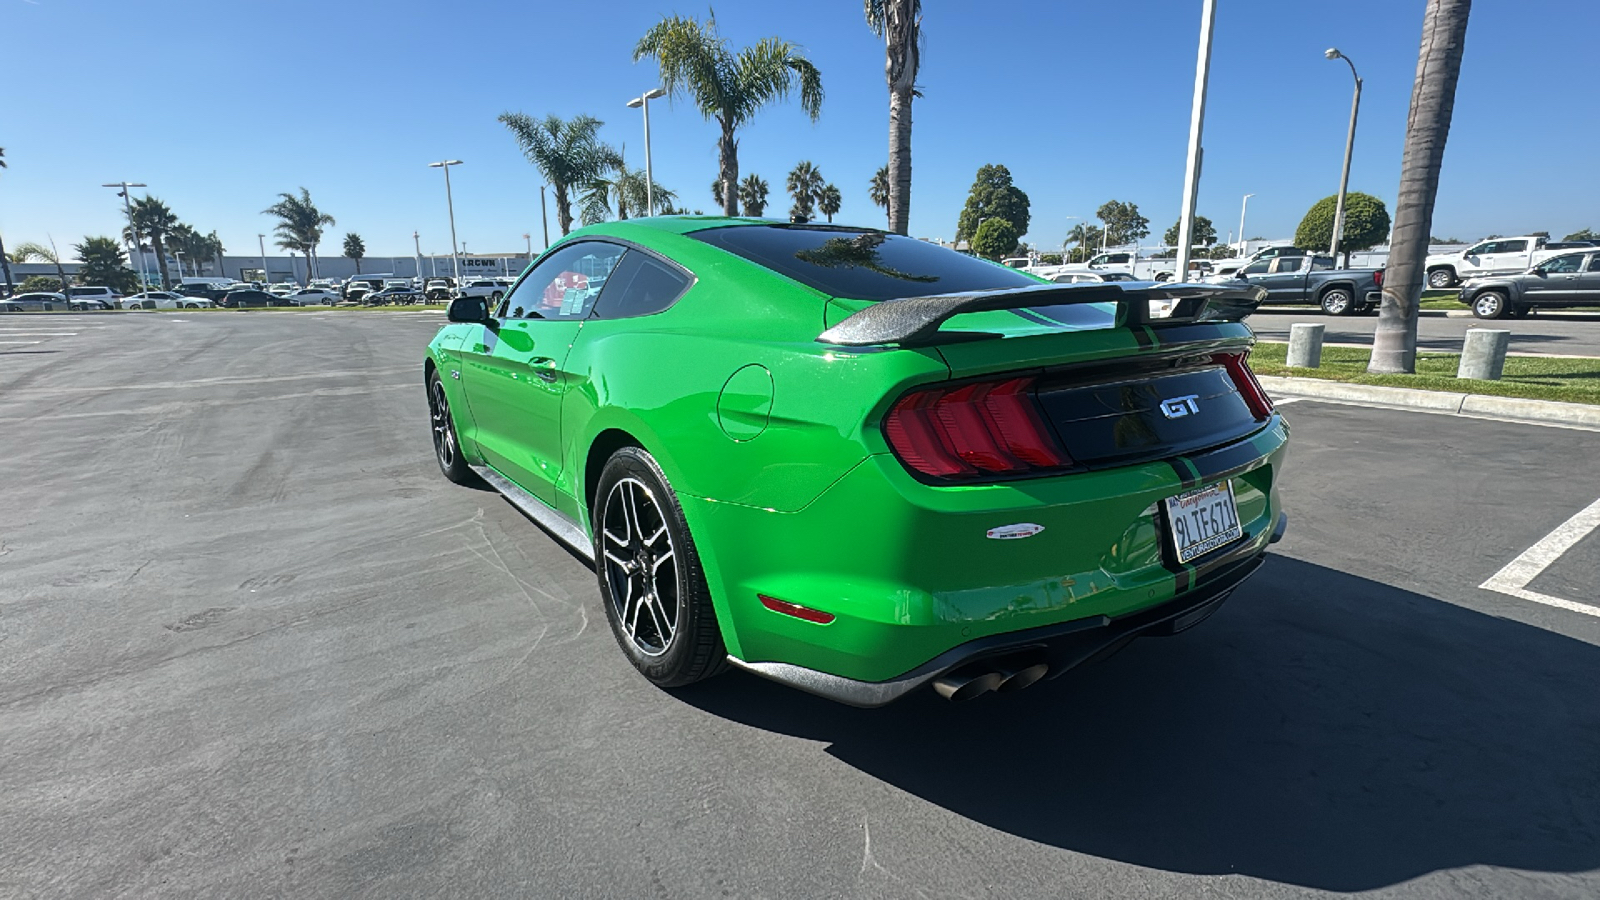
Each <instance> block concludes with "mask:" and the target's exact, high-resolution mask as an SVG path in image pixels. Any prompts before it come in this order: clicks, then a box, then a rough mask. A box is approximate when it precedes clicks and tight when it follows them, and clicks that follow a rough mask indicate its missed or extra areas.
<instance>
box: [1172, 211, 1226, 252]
mask: <svg viewBox="0 0 1600 900" xmlns="http://www.w3.org/2000/svg"><path fill="white" fill-rule="evenodd" d="M1182 224H1183V222H1181V221H1178V222H1173V223H1172V227H1171V228H1168V229H1167V231H1166V233H1165V234H1163V235H1162V236H1161V243H1163V244H1165V245H1166V246H1168V247H1172V246H1176V245H1177V243H1178V226H1180V225H1182ZM1190 237H1192V238H1193V239H1194V240H1193V244H1194V246H1196V247H1209V246H1211V245H1212V244H1215V243H1216V242H1217V227H1216V226H1215V225H1212V224H1211V220H1210V219H1208V218H1206V217H1205V216H1195V217H1194V231H1193V233H1192V234H1191V235H1190Z"/></svg>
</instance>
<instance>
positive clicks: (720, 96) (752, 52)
mask: <svg viewBox="0 0 1600 900" xmlns="http://www.w3.org/2000/svg"><path fill="white" fill-rule="evenodd" d="M646 57H649V58H651V59H654V60H655V61H656V64H657V65H658V66H659V67H660V69H661V86H662V87H664V88H665V89H666V91H667V93H668V94H669V95H672V96H680V95H687V96H689V97H691V98H693V100H694V102H695V104H696V105H697V106H699V107H700V112H701V114H702V115H704V116H705V117H706V120H707V121H713V120H714V121H716V123H717V125H718V126H720V128H721V130H722V135H721V137H720V138H718V140H717V155H718V158H719V162H720V180H721V182H722V211H723V214H724V215H729V216H736V215H738V214H739V211H738V209H737V204H738V200H739V190H738V185H739V141H738V138H737V135H738V132H739V128H740V127H741V126H743V125H745V124H747V123H748V122H749V121H750V119H751V118H752V117H754V116H755V114H756V113H757V112H759V111H760V110H761V108H762V107H764V106H766V105H767V104H768V103H771V102H773V101H775V100H782V99H784V98H786V97H788V95H789V94H790V92H792V91H794V90H798V91H799V92H800V108H801V109H802V110H804V111H805V113H806V115H808V116H810V117H811V121H813V122H815V121H816V120H817V118H818V117H819V116H821V114H822V74H821V73H820V72H818V71H817V67H816V66H814V65H812V64H811V61H810V60H808V59H806V58H805V57H804V56H801V55H800V49H799V47H797V46H795V45H794V44H792V43H790V42H788V41H785V40H780V39H779V38H775V37H770V38H764V39H762V40H760V41H758V42H756V43H755V44H754V45H752V46H749V47H745V48H744V49H743V50H740V51H739V52H738V53H737V54H736V53H734V52H733V51H732V50H730V49H729V48H728V42H727V39H725V38H723V37H722V35H720V34H719V33H718V32H717V20H716V17H715V16H714V15H713V16H711V17H710V18H708V19H707V20H706V22H705V24H701V23H700V22H699V21H697V20H695V19H689V18H684V17H682V16H676V15H673V16H667V17H665V18H663V19H662V20H661V21H660V22H658V23H656V24H655V25H654V26H653V27H652V28H651V29H650V30H649V31H647V32H645V34H644V37H642V38H640V39H639V43H638V44H637V45H636V46H635V47H634V48H633V61H634V62H638V61H639V60H641V59H644V58H646Z"/></svg>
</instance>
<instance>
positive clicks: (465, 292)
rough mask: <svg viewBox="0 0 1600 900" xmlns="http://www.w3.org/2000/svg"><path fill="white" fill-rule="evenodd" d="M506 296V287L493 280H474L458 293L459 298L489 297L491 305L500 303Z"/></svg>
mask: <svg viewBox="0 0 1600 900" xmlns="http://www.w3.org/2000/svg"><path fill="white" fill-rule="evenodd" d="M505 295H506V286H505V285H503V284H501V283H500V282H499V281H497V280H495V279H493V278H474V279H473V280H471V281H469V282H467V284H466V286H465V287H463V288H462V289H461V290H459V291H457V292H456V296H457V297H487V298H489V305H490V306H493V305H494V304H496V303H499V302H500V298H501V297H504V296H505Z"/></svg>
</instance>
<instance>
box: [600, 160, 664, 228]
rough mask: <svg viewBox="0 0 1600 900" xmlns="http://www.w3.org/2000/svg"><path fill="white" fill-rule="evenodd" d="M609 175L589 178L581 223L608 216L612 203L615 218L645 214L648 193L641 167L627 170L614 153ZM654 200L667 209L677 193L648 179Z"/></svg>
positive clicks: (623, 218) (622, 218) (648, 206)
mask: <svg viewBox="0 0 1600 900" xmlns="http://www.w3.org/2000/svg"><path fill="white" fill-rule="evenodd" d="M610 172H611V177H609V178H606V177H602V176H596V177H595V178H594V179H592V180H590V182H589V185H588V188H587V189H586V190H585V192H584V195H583V224H585V225H593V224H594V223H596V222H604V221H605V220H606V219H608V218H610V217H611V208H612V204H613V203H614V204H615V205H616V210H617V218H618V219H620V220H626V219H627V218H628V215H629V213H632V214H633V215H635V216H640V215H645V214H646V213H647V212H648V211H649V208H650V198H651V195H650V193H648V192H647V191H646V189H645V174H644V170H643V169H630V168H628V167H627V165H625V164H624V163H623V162H622V155H621V154H620V153H619V154H617V159H616V165H614V166H612V167H611V168H610ZM650 186H651V188H652V189H653V190H654V195H655V199H656V202H657V203H660V204H663V205H664V206H665V207H666V208H671V206H672V201H674V200H676V199H678V195H677V194H676V193H675V192H673V191H669V190H667V189H666V188H664V187H662V186H661V185H660V184H657V183H654V182H651V185H650Z"/></svg>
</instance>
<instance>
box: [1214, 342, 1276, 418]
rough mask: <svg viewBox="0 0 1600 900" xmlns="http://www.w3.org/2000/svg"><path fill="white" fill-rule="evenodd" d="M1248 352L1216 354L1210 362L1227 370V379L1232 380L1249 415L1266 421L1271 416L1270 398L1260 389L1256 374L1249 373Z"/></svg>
mask: <svg viewBox="0 0 1600 900" xmlns="http://www.w3.org/2000/svg"><path fill="white" fill-rule="evenodd" d="M1249 357H1250V354H1249V352H1244V353H1218V354H1217V355H1216V356H1213V357H1211V361H1212V362H1214V363H1218V364H1220V365H1221V366H1223V367H1224V368H1226V369H1227V370H1228V377H1229V378H1232V379H1233V386H1234V387H1235V388H1237V389H1238V390H1239V396H1241V397H1243V398H1244V403H1245V405H1246V406H1248V407H1249V408H1250V414H1251V415H1253V416H1255V417H1256V418H1257V419H1258V420H1259V419H1266V418H1267V417H1269V416H1271V415H1272V398H1271V397H1268V396H1267V392H1266V391H1264V390H1262V389H1261V382H1259V381H1257V380H1256V373H1254V372H1252V371H1250V364H1249V363H1248V362H1246V360H1247V359H1249Z"/></svg>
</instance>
